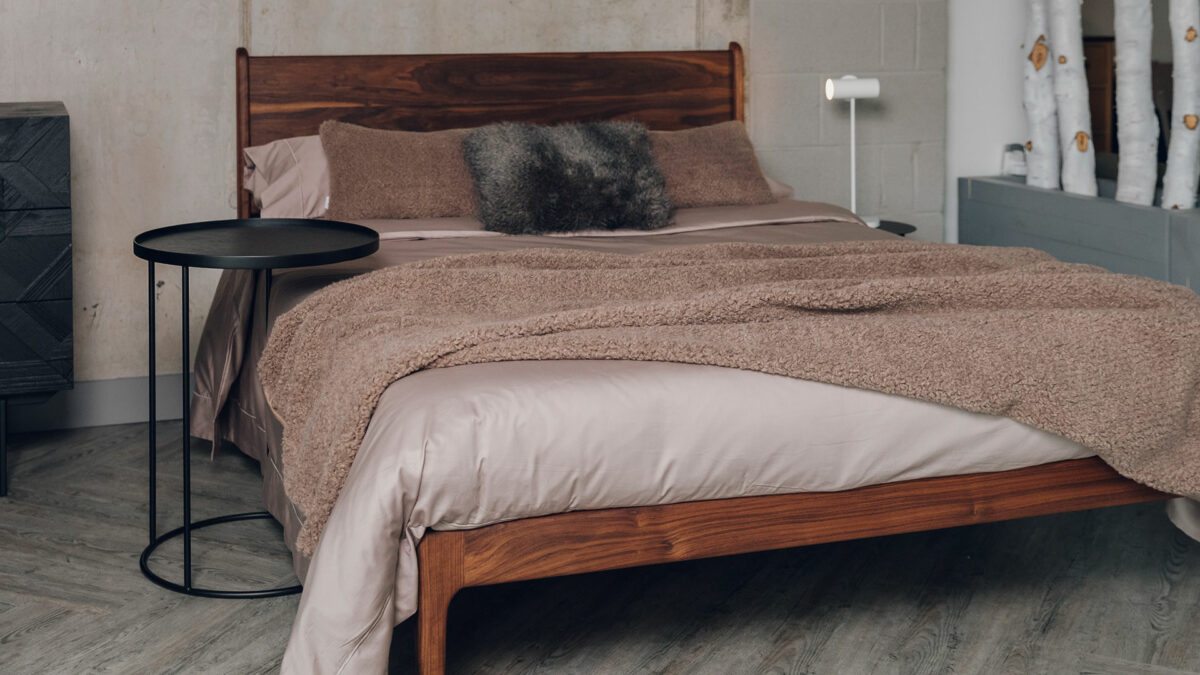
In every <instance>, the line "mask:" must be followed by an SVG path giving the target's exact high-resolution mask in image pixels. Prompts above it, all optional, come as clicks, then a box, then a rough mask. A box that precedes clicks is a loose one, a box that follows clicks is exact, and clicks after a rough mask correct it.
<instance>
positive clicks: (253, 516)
mask: <svg viewBox="0 0 1200 675" xmlns="http://www.w3.org/2000/svg"><path fill="white" fill-rule="evenodd" d="M271 517H272V516H271V514H269V513H267V512H266V511H253V512H250V513H235V514H233V515H230V516H217V517H216V518H206V519H205V520H198V521H196V522H194V523H192V524H191V528H190V529H192V530H198V529H200V528H202V527H211V526H213V525H219V524H221V523H232V522H236V521H239V520H259V519H263V518H266V519H270V518H271ZM181 534H183V528H182V527H177V528H175V529H173V530H171V531H170V532H167V533H165V534H163V535H160V536H159V537H157V538H156V539H155V540H154V542H153V543H151V544H150V545H149V546H147V547H146V548H145V549H143V550H142V557H141V560H140V561H139V562H140V564H141V567H142V574H144V575H146V578H147V579H149V580H150V581H153V582H154V583H156V584H158V585H159V586H162V587H163V588H165V589H167V590H169V591H175V592H176V593H185V594H187V595H194V596H198V597H201V598H276V597H279V596H282V595H293V594H295V593H299V592H300V591H301V590H302V587H301V586H300V585H296V586H282V587H280V588H268V589H265V590H250V591H220V590H215V589H211V588H196V587H194V586H193V587H190V588H189V587H187V586H183V585H181V584H177V583H175V582H173V581H167V580H166V579H164V578H162V577H160V576H158V575H157V574H155V573H154V572H152V571H151V570H150V556H151V555H152V554H153V553H154V550H155V549H157V548H158V547H159V545H160V544H163V543H164V542H166V541H167V540H169V539H174V538H175V537H178V536H179V535H181Z"/></svg>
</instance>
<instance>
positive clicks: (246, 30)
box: [242, 0, 251, 51]
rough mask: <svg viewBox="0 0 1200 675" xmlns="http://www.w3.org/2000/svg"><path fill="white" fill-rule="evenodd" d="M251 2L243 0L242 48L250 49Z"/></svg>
mask: <svg viewBox="0 0 1200 675" xmlns="http://www.w3.org/2000/svg"><path fill="white" fill-rule="evenodd" d="M250 9H251V8H250V0H242V46H243V47H245V48H246V50H247V51H248V50H249V49H250Z"/></svg>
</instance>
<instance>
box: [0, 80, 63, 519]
mask: <svg viewBox="0 0 1200 675" xmlns="http://www.w3.org/2000/svg"><path fill="white" fill-rule="evenodd" d="M70 148H71V133H70V122H69V119H68V117H67V109H66V107H64V106H63V104H62V103H0V496H4V495H5V494H6V492H7V489H8V475H7V473H8V458H7V456H6V455H7V445H6V443H7V439H6V438H5V434H6V431H7V429H6V428H5V427H6V422H7V415H8V410H7V408H8V401H9V399H14V398H15V399H22V398H28V397H30V396H36V395H48V394H49V393H52V392H55V391H58V390H60V389H70V388H71V386H72V384H73V379H74V378H73V374H74V367H73V363H74V362H73V355H72V333H73V325H72V316H73V314H72V302H71V149H70Z"/></svg>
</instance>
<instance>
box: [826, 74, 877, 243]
mask: <svg viewBox="0 0 1200 675" xmlns="http://www.w3.org/2000/svg"><path fill="white" fill-rule="evenodd" d="M878 97H879V79H878V78H874V77H864V78H861V79H860V78H857V77H855V76H853V75H846V76H844V77H842V78H840V79H837V80H835V79H832V78H830V79H828V80H825V98H827V99H829V100H830V101H833V100H837V99H850V210H851V211H853V212H855V213H858V192H857V187H858V186H857V173H858V171H857V167H856V165H855V151H854V101H855V100H856V99H860V98H878ZM864 220H865V221H866V223H867V224H868V225H870V226H871V227H879V219H878V218H864Z"/></svg>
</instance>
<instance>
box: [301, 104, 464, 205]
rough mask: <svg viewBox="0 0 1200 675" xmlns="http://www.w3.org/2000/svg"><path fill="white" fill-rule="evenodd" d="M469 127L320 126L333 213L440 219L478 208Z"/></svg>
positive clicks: (326, 124)
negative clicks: (468, 153)
mask: <svg viewBox="0 0 1200 675" xmlns="http://www.w3.org/2000/svg"><path fill="white" fill-rule="evenodd" d="M468 131H469V130H467V129H451V130H448V131H428V132H421V131H386V130H383V129H368V128H367V127H360V126H358V125H356V124H346V123H344V122H337V121H334V120H330V121H327V122H324V123H323V124H321V144H322V145H323V146H324V148H325V156H326V158H328V160H329V187H330V198H329V213H328V215H329V217H330V218H333V219H335V220H356V219H362V218H440V217H444V216H469V215H474V214H475V213H477V212H478V208H477V206H476V198H475V186H474V184H473V183H472V181H471V174H470V172H469V171H468V170H467V163H466V161H465V160H464V159H463V152H462V141H463V138H465V137H466V135H467V133H468Z"/></svg>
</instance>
